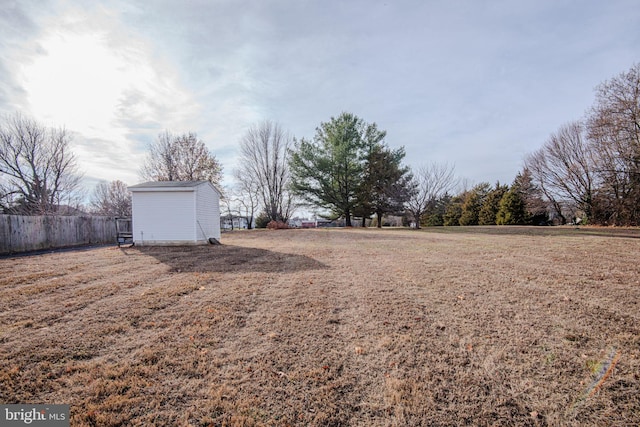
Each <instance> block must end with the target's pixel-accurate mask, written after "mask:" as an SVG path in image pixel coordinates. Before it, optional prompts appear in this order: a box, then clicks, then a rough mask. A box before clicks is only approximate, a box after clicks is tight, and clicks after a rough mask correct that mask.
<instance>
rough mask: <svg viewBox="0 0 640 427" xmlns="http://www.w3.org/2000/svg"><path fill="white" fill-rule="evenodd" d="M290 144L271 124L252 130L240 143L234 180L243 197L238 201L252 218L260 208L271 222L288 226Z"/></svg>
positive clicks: (289, 138)
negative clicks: (278, 222)
mask: <svg viewBox="0 0 640 427" xmlns="http://www.w3.org/2000/svg"><path fill="white" fill-rule="evenodd" d="M291 143H292V138H291V136H290V135H289V134H288V133H287V132H286V131H284V130H283V129H282V127H281V126H280V125H279V124H277V123H272V122H270V121H263V122H261V123H259V124H257V125H253V126H251V127H250V128H249V129H248V130H247V132H246V133H245V135H244V137H243V138H242V140H241V141H240V161H239V163H240V165H239V167H238V169H237V170H236V171H235V177H236V180H237V181H238V183H239V189H240V191H239V193H240V194H242V195H243V197H241V198H239V199H238V200H239V201H240V203H241V204H242V206H243V207H244V208H245V211H247V212H249V211H250V212H251V217H253V214H254V211H255V210H256V209H257V208H258V205H260V206H261V207H262V210H263V211H264V213H265V215H266V217H267V218H268V219H269V221H271V220H273V221H281V222H286V221H287V220H288V219H289V217H290V215H291V213H292V212H293V209H294V200H293V194H292V192H291V191H290V184H291V176H290V173H289V160H288V156H289V149H290V146H291ZM258 202H259V203H258Z"/></svg>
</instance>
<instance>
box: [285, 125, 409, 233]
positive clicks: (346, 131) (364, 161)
mask: <svg viewBox="0 0 640 427" xmlns="http://www.w3.org/2000/svg"><path fill="white" fill-rule="evenodd" d="M385 137H386V132H385V131H381V130H379V129H378V127H377V125H376V124H375V123H372V124H368V123H365V122H364V121H363V120H362V119H360V118H359V117H357V116H356V115H354V114H351V113H342V114H341V115H340V116H338V117H332V118H331V120H330V121H328V122H325V123H321V124H320V126H319V127H318V128H317V129H316V135H315V137H314V139H313V140H307V139H305V138H303V139H301V140H299V141H295V144H294V147H293V149H292V151H291V159H290V167H291V174H292V190H293V191H294V193H295V194H296V195H298V196H299V197H300V198H301V199H302V200H304V201H306V202H307V203H308V204H310V205H313V206H318V207H322V208H324V209H327V210H329V211H330V212H331V214H332V215H333V216H334V217H336V218H337V217H343V218H344V219H345V222H346V225H347V226H351V225H352V222H351V220H352V215H354V214H357V215H359V216H362V217H366V216H369V215H371V214H372V213H376V214H377V215H378V216H379V217H381V216H382V215H383V214H386V213H390V212H395V211H397V210H402V205H403V203H404V201H405V200H406V198H407V195H408V192H407V184H408V178H409V175H408V172H409V170H408V168H406V167H404V166H402V165H401V161H402V159H403V158H404V149H403V148H400V149H397V150H392V149H390V148H388V147H387V146H386V145H385V143H384V138H385ZM378 223H379V224H380V223H381V221H378Z"/></svg>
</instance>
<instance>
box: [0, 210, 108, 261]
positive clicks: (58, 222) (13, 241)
mask: <svg viewBox="0 0 640 427" xmlns="http://www.w3.org/2000/svg"><path fill="white" fill-rule="evenodd" d="M115 239H116V224H115V220H114V218H112V217H106V216H22V215H0V254H10V253H16V252H28V251H36V250H42V249H52V248H63V247H69V246H82V245H92V244H99V243H115Z"/></svg>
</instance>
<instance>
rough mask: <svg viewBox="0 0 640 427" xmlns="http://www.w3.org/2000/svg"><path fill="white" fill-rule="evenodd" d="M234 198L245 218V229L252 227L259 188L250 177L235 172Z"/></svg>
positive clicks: (258, 200) (258, 198) (257, 205)
mask: <svg viewBox="0 0 640 427" xmlns="http://www.w3.org/2000/svg"><path fill="white" fill-rule="evenodd" d="M235 178H236V181H237V185H236V198H237V202H238V205H239V208H240V211H241V212H242V213H244V216H246V217H247V228H249V229H251V228H252V227H253V219H254V218H255V216H256V213H257V212H258V208H259V206H260V193H261V190H260V186H259V185H258V183H257V182H256V181H254V180H253V179H251V177H248V176H243V175H242V174H241V173H240V171H238V170H236V171H235Z"/></svg>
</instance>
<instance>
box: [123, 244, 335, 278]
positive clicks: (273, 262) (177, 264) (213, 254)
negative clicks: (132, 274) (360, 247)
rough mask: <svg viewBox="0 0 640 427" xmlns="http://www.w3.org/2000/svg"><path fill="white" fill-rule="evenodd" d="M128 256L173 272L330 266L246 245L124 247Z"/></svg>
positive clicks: (301, 268) (308, 268)
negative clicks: (140, 257) (143, 258)
mask: <svg viewBox="0 0 640 427" xmlns="http://www.w3.org/2000/svg"><path fill="white" fill-rule="evenodd" d="M121 250H122V252H123V253H125V254H126V255H138V254H143V255H148V256H152V257H153V258H155V259H157V260H158V261H160V262H161V263H163V264H166V265H168V266H169V267H171V271H174V272H194V273H206V272H218V273H228V272H232V273H243V272H279V273H293V272H297V271H307V270H322V269H327V268H328V267H327V266H326V265H325V264H323V263H321V262H318V261H316V260H315V259H313V258H309V257H308V256H304V255H295V254H287V253H281V252H275V251H271V250H266V249H257V248H250V247H244V246H233V245H215V246H165V247H160V246H136V247H132V248H122V249H121Z"/></svg>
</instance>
